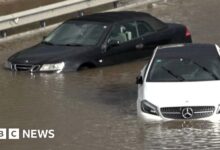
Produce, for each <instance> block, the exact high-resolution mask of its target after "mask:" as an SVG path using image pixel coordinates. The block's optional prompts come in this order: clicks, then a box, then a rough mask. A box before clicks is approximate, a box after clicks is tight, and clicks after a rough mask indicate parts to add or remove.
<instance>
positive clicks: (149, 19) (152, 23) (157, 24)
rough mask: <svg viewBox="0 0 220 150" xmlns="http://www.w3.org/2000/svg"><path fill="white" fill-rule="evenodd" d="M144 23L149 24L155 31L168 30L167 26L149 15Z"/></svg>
mask: <svg viewBox="0 0 220 150" xmlns="http://www.w3.org/2000/svg"><path fill="white" fill-rule="evenodd" d="M144 21H145V22H147V23H148V24H149V25H150V26H151V27H152V28H153V29H154V30H155V31H159V30H163V29H165V28H167V24H166V23H164V22H162V21H161V20H159V19H157V18H155V17H153V16H151V15H149V16H147V17H145V18H144Z"/></svg>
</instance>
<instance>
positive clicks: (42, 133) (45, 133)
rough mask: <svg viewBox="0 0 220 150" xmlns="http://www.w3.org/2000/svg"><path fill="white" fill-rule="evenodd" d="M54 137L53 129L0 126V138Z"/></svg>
mask: <svg viewBox="0 0 220 150" xmlns="http://www.w3.org/2000/svg"><path fill="white" fill-rule="evenodd" d="M53 138H55V130H54V129H46V130H41V129H27V130H25V129H23V130H21V129H19V128H9V129H6V128H0V140H6V139H9V140H19V139H53Z"/></svg>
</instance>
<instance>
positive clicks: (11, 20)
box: [0, 0, 118, 36]
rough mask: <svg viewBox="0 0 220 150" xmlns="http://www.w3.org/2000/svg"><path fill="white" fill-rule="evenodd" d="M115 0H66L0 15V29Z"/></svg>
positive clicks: (115, 0) (114, 0)
mask: <svg viewBox="0 0 220 150" xmlns="http://www.w3.org/2000/svg"><path fill="white" fill-rule="evenodd" d="M117 1H118V0H66V1H63V2H58V3H55V4H51V5H47V6H43V7H39V8H35V9H31V10H26V11H22V12H18V13H14V14H10V15H6V16H2V17H0V31H1V32H4V31H5V30H7V29H11V28H15V27H19V26H23V25H27V24H30V23H34V22H38V21H44V20H47V19H50V18H54V17H58V16H62V15H66V14H70V13H74V12H79V11H82V10H85V9H88V8H92V7H96V6H101V5H105V4H109V3H114V2H117ZM5 34H6V33H5ZM3 36H7V35H3Z"/></svg>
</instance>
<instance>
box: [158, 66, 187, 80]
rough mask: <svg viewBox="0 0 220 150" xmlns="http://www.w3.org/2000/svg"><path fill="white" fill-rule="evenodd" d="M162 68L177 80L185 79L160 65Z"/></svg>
mask: <svg viewBox="0 0 220 150" xmlns="http://www.w3.org/2000/svg"><path fill="white" fill-rule="evenodd" d="M161 68H162V69H163V70H165V71H166V72H168V73H169V74H170V75H172V76H173V77H175V78H176V79H177V80H179V81H185V79H184V78H183V77H182V76H180V75H176V74H175V73H173V72H172V71H171V70H169V69H167V68H166V67H164V66H162V67H161Z"/></svg>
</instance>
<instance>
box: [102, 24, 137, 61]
mask: <svg viewBox="0 0 220 150" xmlns="http://www.w3.org/2000/svg"><path fill="white" fill-rule="evenodd" d="M140 40H141V39H140V38H138V31H137V26H136V22H135V21H127V22H123V23H117V24H115V25H114V26H113V27H112V30H111V31H110V33H109V36H108V37H107V48H106V51H105V52H104V54H103V56H104V59H105V60H106V61H108V62H110V61H112V63H121V62H126V61H130V60H133V59H134V58H136V56H135V55H134V51H135V49H136V46H137V44H138V43H140Z"/></svg>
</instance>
